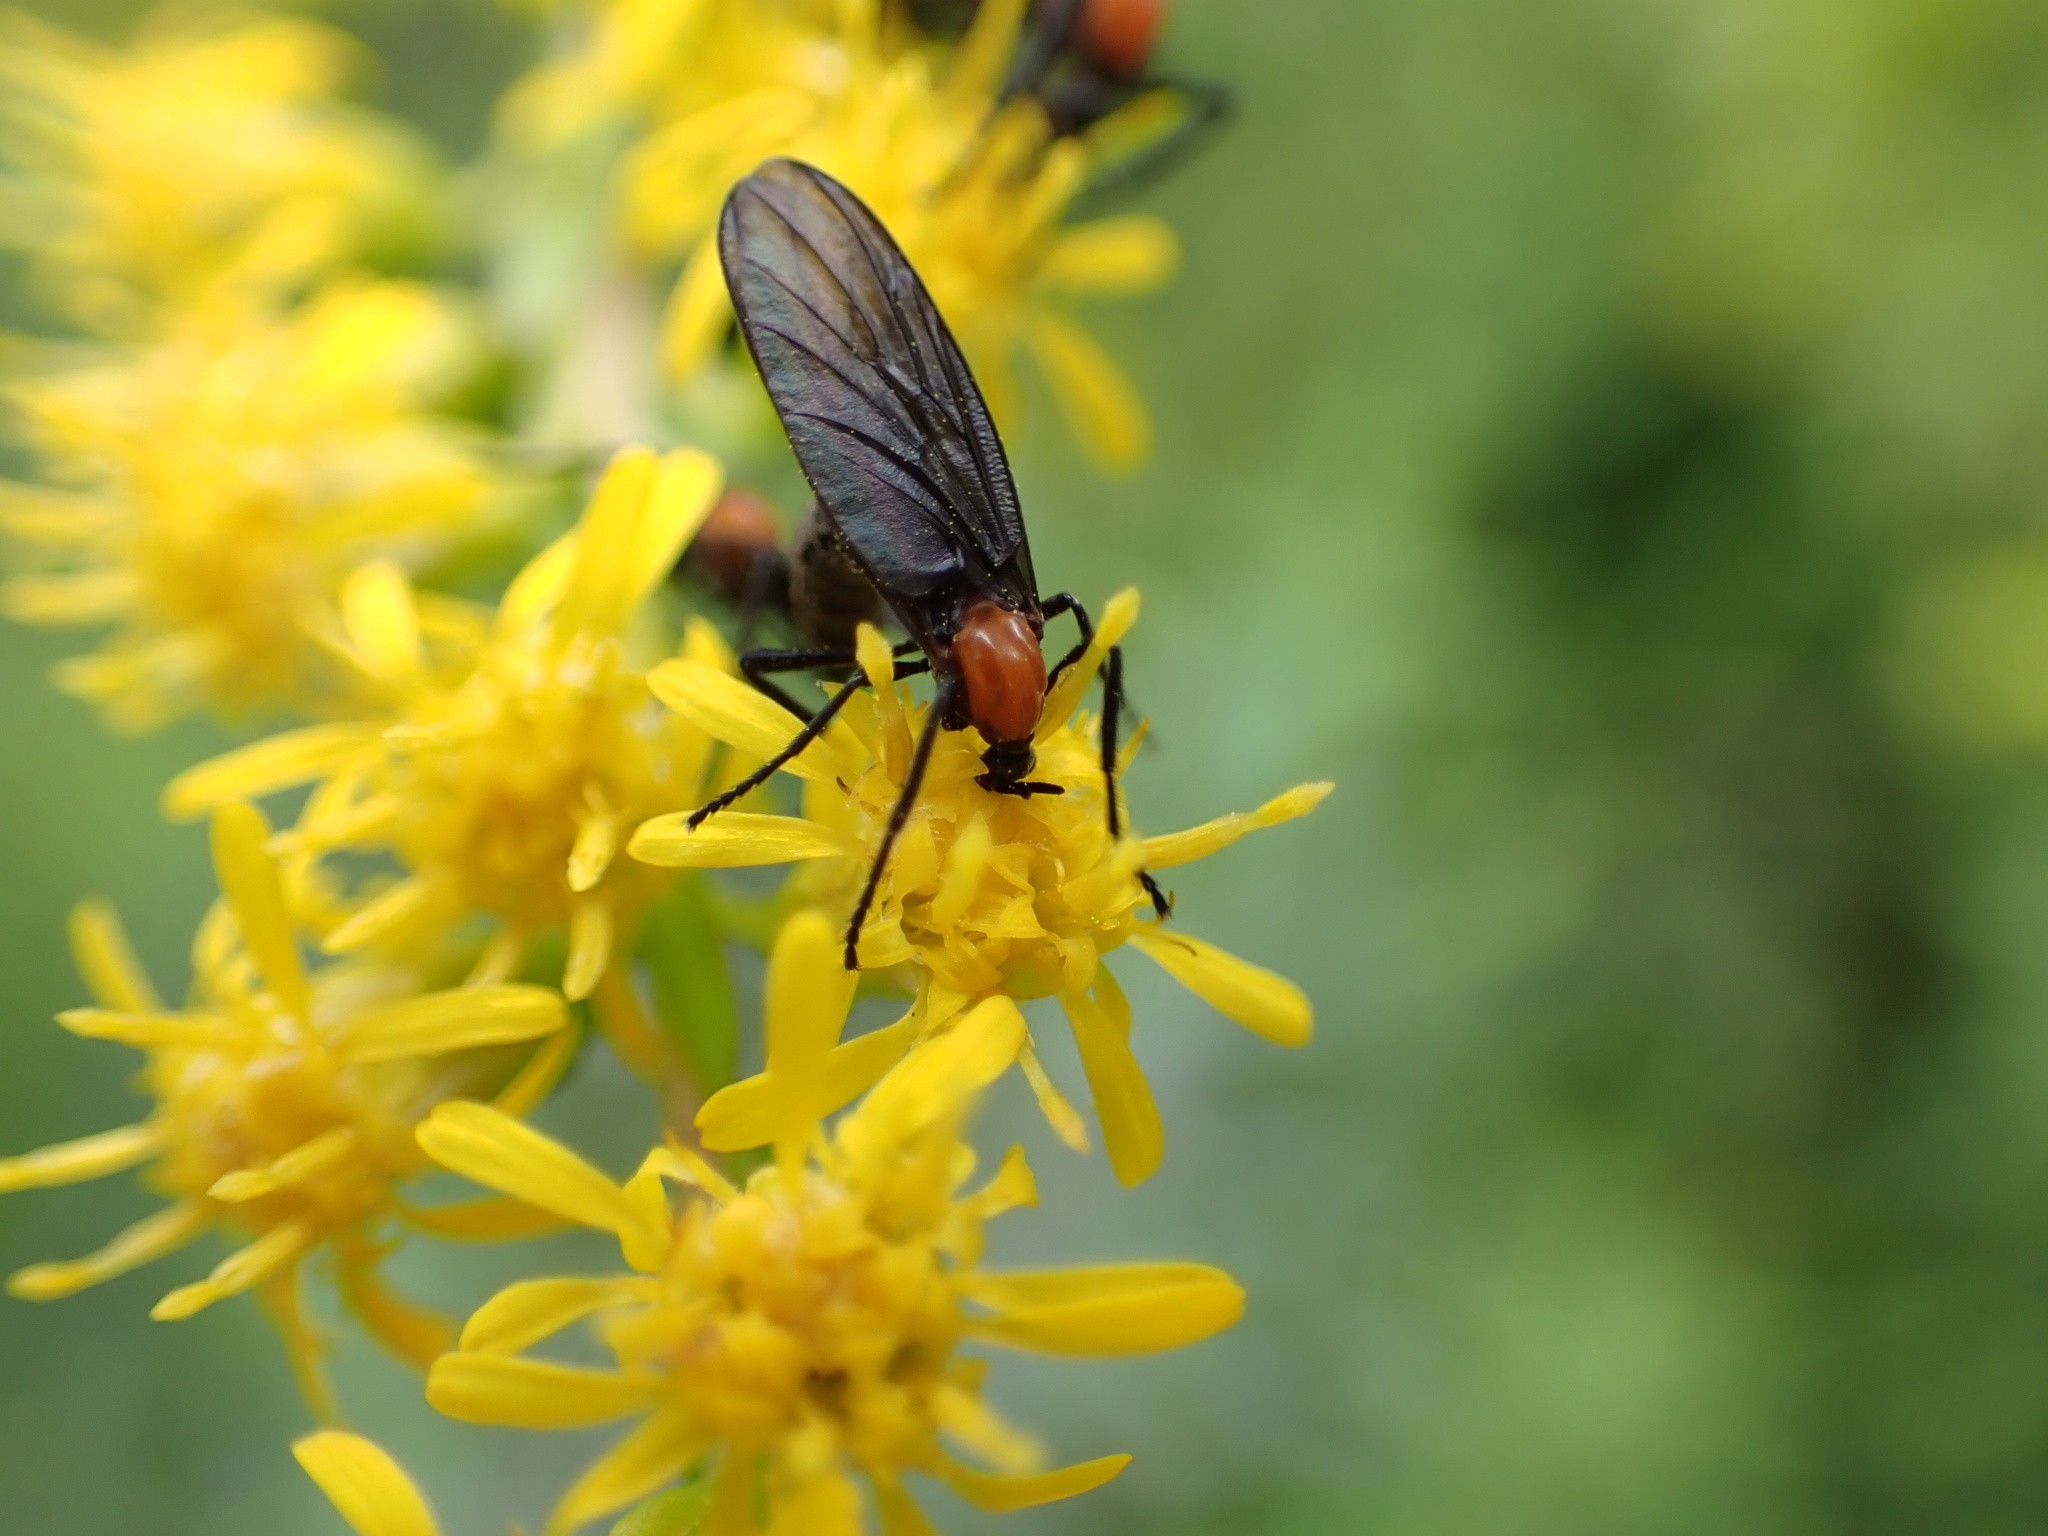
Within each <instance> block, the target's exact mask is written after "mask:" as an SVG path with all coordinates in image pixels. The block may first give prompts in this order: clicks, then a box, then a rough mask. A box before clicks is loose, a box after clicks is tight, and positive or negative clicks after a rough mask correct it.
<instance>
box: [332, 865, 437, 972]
mask: <svg viewBox="0 0 2048 1536" xmlns="http://www.w3.org/2000/svg"><path fill="white" fill-rule="evenodd" d="M438 901H439V892H438V891H437V890H436V889H435V887H434V886H433V885H432V884H430V883H429V882H428V881H425V880H418V879H405V880H400V881H398V882H396V883H395V884H393V885H390V886H387V887H386V888H385V889H384V890H382V891H379V892H378V893H377V894H376V895H375V896H372V897H371V898H370V899H369V900H368V901H366V902H364V903H363V904H362V905H361V906H360V907H358V908H357V909H356V910H355V911H354V912H352V913H350V914H349V916H348V918H347V919H346V920H345V921H343V922H341V923H338V924H337V925H336V926H335V927H334V929H333V931H332V932H330V933H329V934H328V935H327V937H326V938H325V939H323V940H321V942H320V947H321V948H322V949H323V950H325V951H326V952H327V953H328V954H330V955H347V954H353V953H354V952H355V951H356V950H359V949H363V948H366V947H367V946H369V945H371V944H375V943H377V942H378V941H379V940H381V939H385V938H389V937H391V936H392V935H394V934H397V933H402V932H404V931H406V930H407V929H411V928H417V927H420V926H422V925H424V924H425V923H426V922H427V921H428V920H429V919H430V918H431V917H432V915H433V914H434V912H435V911H436V908H437V905H438Z"/></svg>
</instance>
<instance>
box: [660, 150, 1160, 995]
mask: <svg viewBox="0 0 2048 1536" xmlns="http://www.w3.org/2000/svg"><path fill="white" fill-rule="evenodd" d="M718 246H719V257H720V260H721V262H722V263H723V265H724V268H725V274H726V282H727V285H728V286H729V287H730V289H731V291H732V300H733V309H734V311H735V312H736V313H737V315H738V316H739V322H740V331H741V333H742V334H743V335H744V336H745V337H746V340H747V347H748V350H749V351H750V352H752V354H753V357H754V362H755V365H756V366H757V367H758V368H759V369H760V371H761V379H762V382H763V383H764V384H765V385H766V386H767V389H768V395H769V398H770V399H771V400H773V401H774V403H775V409H776V411H777V413H778V414H779V415H780V416H781V418H782V424H783V429H784V430H785V431H786V432H787V433H788V434H789V441H790V446H791V447H792V448H793V449H794V450H795V451H796V457H797V463H798V464H799V465H800V466H801V467H802V469H803V472H804V477H805V478H806V479H807V480H809V481H810V484H811V489H812V491H813V493H814V494H815V496H816V501H815V503H814V511H813V515H812V516H811V517H810V518H809V519H807V521H806V526H805V530H804V532H803V533H802V534H801V535H800V536H799V541H798V546H797V549H796V552H795V554H794V555H793V557H792V565H793V567H794V568H795V569H794V573H793V576H792V581H793V583H794V582H797V581H800V580H802V579H803V575H804V573H815V574H816V575H817V576H818V578H819V582H820V584H821V585H822V584H824V578H825V575H826V573H836V579H835V580H833V581H832V583H831V585H832V586H834V587H835V588H844V587H846V586H855V587H866V588H871V589H872V590H873V592H875V593H876V594H878V595H879V596H880V598H881V600H882V601H883V602H884V603H886V604H887V605H888V607H889V609H890V610H891V611H892V612H893V613H894V614H895V616H896V618H897V619H898V620H899V621H900V622H901V624H902V625H903V628H904V629H905V630H906V631H908V632H909V635H910V638H909V639H908V640H907V641H905V642H904V643H903V644H902V645H899V646H898V647H897V648H896V650H897V654H898V656H899V657H900V658H903V659H899V660H898V661H897V663H896V676H897V678H898V679H902V678H905V677H913V676H916V675H918V674H920V673H924V672H929V673H930V674H931V676H932V679H933V682H934V684H935V686H936V692H935V695H934V698H933V702H932V708H931V711H930V713H929V714H928V715H927V716H926V718H925V722H924V726H923V728H922V730H920V732H919V733H918V740H917V746H916V749H915V751H914V753H913V755H912V758H911V765H910V772H909V774H908V776H907V777H906V779H905V781H904V784H903V791H902V794H901V795H900V796H899V797H898V799H897V801H896V805H895V808H894V810H893V811H892V813H891V815H890V818H889V824H888V828H887V830H886V831H885V833H884V834H883V838H882V842H881V846H880V848H879V849H878V850H877V852H876V854H875V860H874V864H873V865H872V867H871V868H870V869H869V871H868V877H867V882H866V884H865V885H864V886H863V887H862V889H861V893H860V897H859V899H858V901H857V902H856V903H855V904H854V909H853V916H852V919H851V921H850V922H849V923H848V925H847V929H846V968H847V969H848V970H855V969H857V968H858V965H859V961H858V958H857V954H856V943H857V941H858V939H859V936H860V930H861V924H862V922H863V921H864V920H865V919H866V917H867V913H868V909H869V907H870V906H871V905H872V904H873V902H874V899H875V892H876V889H877V887H878V886H879V885H880V883H881V879H882V872H883V870H884V869H885V868H886V867H887V866H888V862H889V852H890V849H891V847H892V845H893V844H894V843H895V840H896V838H897V836H898V835H899V834H900V833H901V832H902V830H903V825H904V823H905V821H907V820H908V818H909V815H910V811H911V808H912V806H914V805H915V804H916V802H917V793H918V789H919V787H920V785H921V784H922V782H923V779H924V771H925V768H926V766H927V765H928V764H929V763H930V761H931V754H932V746H933V743H934V741H935V740H936V739H937V734H938V732H939V730H940V729H942V728H943V729H947V730H956V731H957V730H966V729H968V728H970V727H971V728H973V729H974V730H976V731H978V732H980V734H981V737H982V739H983V741H984V742H986V744H987V745H986V747H985V749H984V751H983V753H982V766H983V772H982V774H981V776H980V778H979V780H978V782H979V783H980V785H981V787H982V788H984V789H986V790H989V791H990V792H992V793H995V794H1001V795H1016V796H1020V797H1025V798H1028V797H1030V796H1032V795H1043V794H1055V795H1056V794H1060V793H1063V790H1062V787H1061V786H1060V785H1057V784H1048V783H1045V782H1043V781H1041V780H1037V779H1034V778H1032V777H1031V774H1032V771H1033V769H1034V768H1035V767H1036V763H1037V759H1036V755H1035V754H1034V752H1033V751H1032V746H1031V738H1032V733H1033V732H1034V731H1035V730H1036V729H1037V726H1038V722H1039V717H1040V715H1041V713H1042V712H1043V710H1044V707H1045V699H1046V693H1047V690H1048V688H1049V687H1050V686H1051V685H1052V684H1053V683H1055V682H1057V681H1058V679H1059V676H1060V674H1061V673H1062V672H1064V671H1065V670H1066V669H1067V668H1068V667H1070V666H1072V665H1073V664H1074V663H1075V662H1076V661H1079V660H1080V659H1081V657H1082V656H1083V655H1085V654H1086V652H1087V648H1088V642H1089V641H1090V640H1091V639H1092V638H1093V637H1094V632H1095V630H1094V625H1093V623H1092V622H1091V621H1090V619H1089V617H1088V614H1087V611H1086V610H1085V609H1084V608H1083V607H1082V606H1081V604H1080V602H1079V601H1078V600H1077V599H1075V598H1074V597H1073V596H1072V595H1071V594H1069V593H1065V592H1061V593H1056V594H1055V595H1053V596H1052V597H1049V598H1044V599H1041V598H1040V596H1039V592H1038V578H1037V576H1036V574H1035V573H1034V572H1033V570H1032V565H1031V545H1030V541H1029V540H1028V538H1027V537H1026V535H1025V531H1024V518H1023V512H1022V510H1021V508H1020V507H1019V506H1018V502H1017V487H1016V484H1015V482H1014V481H1013V480H1012V479H1011V477H1010V466H1009V461H1008V460H1007V459H1006V458H1005V456H1004V453H1003V445H1002V440H1001V439H1000V438H999V437H998V436H997V435H996V429H995V423H994V422H993V421H992V420H991V419H990V417H989V412H988V407H987V405H986V404H985V403H984V402H983V400H982V396H981V391H980V389H979V388H978V387H977V386H976V385H975V382H974V377H973V375H972V374H971V373H969V372H968V368H967V361H966V359H965V358H964V357H962V356H961V353H960V348H959V347H958V346H957V345H956V344H955V343H954V340H953V335H952V332H951V331H949V330H948V329H947V328H946V322H945V320H944V319H943V318H942V317H941V316H940V314H939V311H938V307H937V306H936V305H935V304H933V302H932V299H931V295H930V294H929V293H928V292H927V291H926V289H925V286H924V283H923V281H922V280H921V279H920V278H919V277H918V275H917V273H916V271H915V270H914V269H913V268H912V267H911V265H910V263H909V261H908V260H907V259H906V258H905V257H904V255H903V252H902V250H901V249H900V248H899V247H898V246H897V244H896V242H895V241H894V240H893V239H892V238H890V235H889V232H888V231H887V230H886V229H884V228H883V227H882V224H881V222H880V221H879V220H878V219H876V218H875V216H874V215H873V214H872V213H870V212H869V211H868V209H867V207H866V206H865V205H864V204H863V203H861V201H860V200H859V199H858V198H856V197H855V196H854V195H853V194H852V193H851V192H849V191H848V190H847V189H846V188H845V187H844V186H842V185H840V184H839V183H838V182H836V181H834V180H833V179H832V178H831V177H829V176H827V175H826V174H825V173H824V172H822V171H820V170H817V169H816V168H814V167H812V166H808V165H804V164H802V163H800V162H798V161H794V160H770V161H769V162H767V163H766V164H765V165H763V166H762V167H760V169H758V170H756V171H755V172H754V173H753V174H752V175H750V176H748V177H747V178H746V179H745V180H744V181H742V182H740V183H739V185H738V186H736V187H734V188H733V190H732V193H731V195H730V196H729V197H728V198H727V199H726V203H725V211H724V213H723V215H722V217H721V219H720V221H719V230H718ZM792 590H793V592H794V591H795V588H794V586H793V589H792ZM795 606H796V609H797V612H796V617H797V620H798V624H799V627H800V628H804V629H806V630H807V632H808V634H809V635H810V637H811V638H814V639H822V638H826V636H824V635H821V634H820V629H821V627H822V625H821V620H820V616H819V613H818V611H817V608H816V607H815V606H814V605H813V604H811V603H800V604H796V605H795ZM1062 613H1070V614H1072V615H1073V616H1074V621H1075V623H1076V625H1077V626H1078V627H1079V628H1080V631H1081V639H1080V643H1079V644H1077V645H1076V646H1075V647H1074V648H1073V650H1071V651H1069V652H1068V653H1067V655H1066V656H1065V657H1064V658H1063V659H1062V660H1061V661H1060V663H1059V665H1058V666H1056V667H1054V668H1053V670H1052V672H1051V674H1050V675H1049V676H1048V674H1047V672H1046V666H1045V657H1044V655H1043V653H1042V652H1041V650H1040V645H1041V643H1042V642H1043V639H1044V636H1045V624H1046V620H1047V619H1048V618H1052V617H1056V616H1058V615H1059V614H1062ZM849 627H850V626H849ZM856 659H857V658H856V656H855V653H854V651H853V649H852V648H851V647H843V646H833V645H820V646H816V647H814V648H811V649H804V650H780V651H768V650H756V651H749V652H748V653H746V654H745V655H744V656H742V657H741V658H740V668H741V670H742V671H743V672H745V673H746V675H747V677H748V679H749V680H750V681H752V682H753V683H754V684H755V685H756V686H757V687H759V688H760V689H761V690H762V691H763V692H765V693H767V694H769V695H770V697H772V698H774V699H776V700H777V701H778V702H779V703H782V704H783V705H784V706H786V707H787V708H789V709H790V710H791V711H792V712H793V713H794V714H796V715H798V716H799V717H808V723H807V724H806V725H805V726H804V728H803V729H802V730H801V731H799V732H798V733H797V734H796V735H795V736H794V737H793V738H792V739H791V740H790V742H789V744H788V745H787V746H786V747H785V748H784V749H783V750H782V751H781V752H779V753H777V754H776V755H775V756H774V757H772V758H770V759H769V760H768V761H767V762H766V763H764V764H762V765H761V767H760V768H759V769H758V770H757V771H756V772H755V773H753V774H751V775H749V776H748V777H747V778H745V779H742V780H741V781H740V782H739V783H738V784H735V785H734V786H733V787H732V788H731V789H729V790H727V791H726V792H725V793H724V794H722V795H719V796H718V797H717V798H716V799H714V800H712V801H710V802H709V803H708V804H706V805H704V806H703V807H702V808H700V809H699V810H698V811H696V812H695V813H694V814H693V815H692V816H691V818H690V822H689V825H690V826H691V828H692V829H694V828H696V827H698V826H701V825H702V824H703V823H704V821H705V819H706V818H707V817H709V816H712V815H714V814H715V813H716V812H718V811H720V810H722V809H724V808H725V807H726V806H728V805H731V804H732V803H733V802H734V801H735V800H738V799H739V798H740V797H741V796H743V795H745V794H747V793H749V792H750V791H752V790H754V789H756V788H758V787H759V786H760V785H761V784H763V783H765V782H766V781H767V779H768V777H769V775H771V774H773V773H774V772H775V771H776V770H777V769H779V768H781V767H782V766H783V764H785V763H787V762H789V761H790V760H791V759H793V758H795V757H796V756H797V754H798V753H800V752H802V751H803V750H804V748H806V747H807V746H809V745H810V744H811V742H813V741H815V740H816V739H817V738H818V737H819V736H820V735H821V734H822V733H823V732H824V730H825V729H826V727H827V726H829V725H830V724H831V722H832V720H833V718H834V717H835V716H836V715H837V714H838V713H839V711H840V710H841V709H843V708H844V707H845V706H846V703H847V701H848V700H850V699H851V698H852V697H853V695H854V694H855V693H856V692H857V691H858V690H859V689H860V688H862V687H864V686H865V685H866V683H867V679H866V677H865V676H864V675H862V674H861V673H859V672H856V673H855V674H854V676H853V677H852V678H851V679H849V680H848V681H847V682H845V683H843V684H842V685H841V686H840V687H839V688H838V689H837V690H836V691H835V692H834V693H833V694H832V696H831V697H830V698H829V699H828V700H827V701H826V703H825V704H824V706H823V707H822V708H821V709H819V710H817V711H816V712H815V713H813V712H810V711H807V710H804V709H802V708H801V707H799V706H798V705H797V704H796V703H795V702H794V701H793V700H792V699H790V697H789V696H788V695H787V694H786V693H784V692H783V691H782V690H781V689H780V688H779V687H777V686H776V685H775V684H774V683H772V682H770V681H769V674H771V673H777V672H792V671H802V670H810V669H816V668H828V667H845V666H851V665H853V663H854V662H855V661H856ZM1122 703H1123V653H1122V651H1121V649H1120V648H1119V647H1116V646H1111V647H1110V648H1109V651H1108V655H1107V657H1106V658H1105V662H1104V668H1103V722H1102V769H1103V775H1104V778H1105V780H1106V781H1107V782H1108V783H1109V784H1110V785H1112V786H1113V785H1114V783H1115V775H1116V765H1117V748H1116V741H1117V717H1118V712H1119V710H1120V708H1121V707H1122ZM1104 800H1105V804H1106V805H1107V807H1108V813H1109V830H1110V836H1111V837H1112V839H1114V838H1116V837H1118V836H1119V835H1121V831H1122V828H1121V825H1120V815H1119V811H1118V807H1117V797H1116V794H1115V793H1114V789H1113V788H1112V790H1111V792H1110V793H1109V794H1107V795H1106V796H1105V797H1104ZM1139 878H1140V879H1141V880H1143V882H1144V885H1145V889H1146V892H1147V893H1148V894H1149V895H1150V896H1151V898H1152V903H1153V906H1154V908H1155V909H1156V910H1157V911H1158V913H1159V915H1160V916H1161V917H1164V916H1165V915H1166V914H1167V911H1168V909H1169V905H1170V903H1169V902H1168V900H1167V898H1166V895H1165V893H1164V892H1162V891H1161V890H1160V889H1159V887H1158V885H1157V883H1156V882H1154V881H1153V880H1152V878H1151V877H1150V876H1149V875H1144V874H1141V875H1140V877H1139Z"/></svg>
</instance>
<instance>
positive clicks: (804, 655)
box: [740, 640, 926, 720]
mask: <svg viewBox="0 0 2048 1536" xmlns="http://www.w3.org/2000/svg"><path fill="white" fill-rule="evenodd" d="M916 649H917V642H916V641H914V640H905V641H904V642H903V643H902V644H901V645H898V646H896V647H895V648H893V649H892V650H891V651H890V653H889V654H890V655H892V656H907V655H909V654H910V653H911V652H912V651H915V650H916ZM859 659H860V658H859V657H858V656H856V655H855V654H854V653H853V652H852V651H851V650H847V649H844V648H830V649H811V650H798V651H742V652H741V653H740V673H741V675H742V676H744V677H745V678H746V680H747V681H748V682H750V683H752V684H753V685H754V687H755V688H756V689H757V690H758V691H760V692H762V693H765V694H767V695H768V697H769V698H771V699H773V700H774V701H775V702H776V703H778V704H780V705H781V706H782V707H783V708H784V709H786V710H788V711H789V712H790V713H791V714H792V715H795V716H796V717H797V719H799V720H808V719H810V718H811V713H812V712H811V711H810V710H808V709H805V708H804V707H803V705H801V704H799V703H797V701H796V700H795V699H793V698H791V697H790V696H789V695H788V693H786V692H785V691H784V690H783V689H782V687H781V686H780V685H779V684H776V683H771V682H770V681H768V677H769V674H771V673H775V672H809V671H813V670H815V669H817V668H820V667H850V666H853V665H854V664H855V663H856V662H857V661H859ZM924 670H926V668H924V667H921V666H920V667H914V668H912V669H911V670H909V671H905V670H904V668H903V667H902V666H901V665H900V664H899V665H898V666H897V668H896V675H897V677H899V678H903V677H914V676H916V675H917V674H918V673H919V672H922V671H924Z"/></svg>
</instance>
